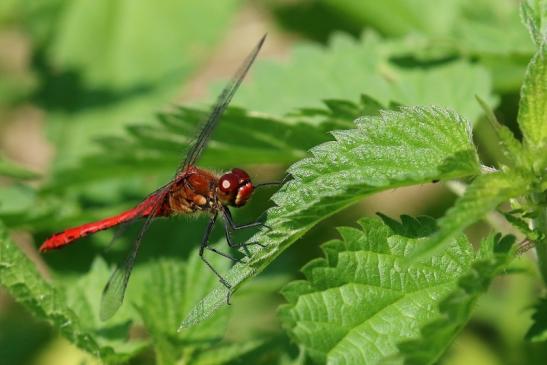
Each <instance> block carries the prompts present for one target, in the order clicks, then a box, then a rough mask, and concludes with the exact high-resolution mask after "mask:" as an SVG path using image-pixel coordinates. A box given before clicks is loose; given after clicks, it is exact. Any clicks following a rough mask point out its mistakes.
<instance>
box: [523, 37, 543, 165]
mask: <svg viewBox="0 0 547 365" xmlns="http://www.w3.org/2000/svg"><path fill="white" fill-rule="evenodd" d="M518 123H519V126H520V129H521V130H522V134H523V135H524V143H525V145H526V146H527V147H528V148H529V149H530V150H531V151H537V152H538V153H543V154H545V151H546V148H547V45H546V43H542V44H541V45H540V47H539V49H538V50H537V52H536V54H535V55H534V57H533V58H532V60H531V61H530V64H529V65H528V69H527V70H526V76H525V78H524V83H523V84H522V89H521V91H520V103H519V113H518Z"/></svg>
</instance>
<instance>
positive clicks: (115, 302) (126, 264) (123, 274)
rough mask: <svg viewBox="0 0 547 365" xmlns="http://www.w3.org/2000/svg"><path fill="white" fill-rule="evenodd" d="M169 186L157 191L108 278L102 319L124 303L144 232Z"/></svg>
mask: <svg viewBox="0 0 547 365" xmlns="http://www.w3.org/2000/svg"><path fill="white" fill-rule="evenodd" d="M169 188H170V185H169V184H168V185H165V186H164V187H162V188H161V189H159V190H158V191H157V192H156V193H155V196H156V199H155V201H154V202H152V204H151V206H150V208H147V209H149V213H148V216H147V217H146V220H145V221H144V223H143V225H142V226H141V229H140V230H139V233H138V235H137V238H136V239H135V240H134V241H133V247H132V248H131V250H130V252H129V254H128V255H127V257H126V258H125V260H124V261H123V263H122V264H121V265H118V267H116V269H115V270H114V272H113V273H112V275H111V276H110V279H108V282H107V283H106V286H105V287H104V289H103V295H102V298H101V307H100V312H99V317H100V318H101V320H103V321H106V320H107V319H109V318H111V317H112V316H113V315H114V314H115V313H116V312H117V311H118V309H119V308H120V306H121V305H122V303H123V298H124V296H125V289H126V288H127V283H128V282H129V277H130V276H131V271H132V270H133V266H134V265H135V260H136V259H137V254H138V252H139V248H140V246H141V242H142V239H143V237H144V234H145V232H146V231H147V230H148V227H149V226H150V224H151V223H152V219H153V218H155V216H156V215H157V213H158V212H159V210H160V208H161V206H162V204H163V200H164V199H165V197H166V196H167V194H168V193H169Z"/></svg>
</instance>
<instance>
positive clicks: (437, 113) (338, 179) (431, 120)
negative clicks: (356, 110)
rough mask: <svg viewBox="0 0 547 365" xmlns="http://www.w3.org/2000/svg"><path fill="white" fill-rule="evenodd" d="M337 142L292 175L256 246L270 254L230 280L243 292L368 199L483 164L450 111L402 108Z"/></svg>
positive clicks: (194, 318) (207, 309)
mask: <svg viewBox="0 0 547 365" xmlns="http://www.w3.org/2000/svg"><path fill="white" fill-rule="evenodd" d="M333 135H334V137H335V139H336V141H332V142H327V143H324V144H322V145H319V146H317V147H314V148H313V149H312V150H311V153H312V155H313V156H312V157H310V158H307V159H304V160H302V161H300V162H298V163H296V164H295V165H293V166H292V167H291V168H290V169H289V173H290V174H291V175H292V176H293V180H292V181H289V182H288V183H287V184H285V185H284V186H283V188H282V189H281V190H280V191H279V192H278V193H276V194H275V195H274V196H273V197H272V200H273V201H274V202H275V203H276V204H277V207H274V208H272V209H270V210H269V211H268V218H267V221H266V224H267V225H268V226H269V227H271V230H267V231H263V232H260V233H259V234H257V235H256V236H255V237H254V238H251V240H250V242H260V243H261V244H262V245H264V246H265V248H264V249H259V248H257V247H256V246H255V247H254V249H252V250H251V251H252V253H253V255H252V258H251V259H250V260H249V261H248V262H246V263H241V264H236V265H235V266H234V267H233V268H232V269H231V270H230V271H229V272H228V273H227V274H226V275H225V278H226V279H227V280H228V282H230V283H231V284H232V285H233V286H235V287H237V286H239V285H241V284H242V283H243V282H244V281H246V280H247V279H249V278H250V277H252V276H254V275H256V274H257V273H259V272H260V271H262V270H263V269H264V268H265V267H266V266H267V265H268V264H269V263H270V262H272V260H273V259H274V258H275V257H276V256H278V255H279V254H280V253H281V252H282V251H283V250H284V249H286V248H287V247H288V246H289V245H291V244H292V243H294V242H295V241H296V240H297V239H298V238H300V237H301V236H302V235H303V234H304V233H305V232H306V231H308V230H309V229H310V228H311V227H313V226H314V225H316V224H317V223H319V222H320V221H322V220H323V219H325V218H327V217H329V216H331V215H333V214H334V213H336V212H338V211H340V210H341V209H343V208H345V207H347V206H349V205H351V204H353V203H355V202H357V201H359V200H360V199H362V198H363V197H365V196H367V195H370V194H373V193H375V192H379V191H382V190H385V189H392V188H394V187H399V186H405V185H412V184H420V183H424V182H430V181H432V180H435V179H447V178H455V177H461V176H469V175H475V174H478V172H479V163H478V158H477V155H476V153H475V149H474V147H473V144H472V141H471V135H470V129H469V124H468V123H467V122H466V121H465V120H464V119H463V118H462V117H461V116H459V115H458V114H456V113H454V112H450V111H446V110H444V109H440V108H435V107H429V108H420V107H413V108H402V109H401V110H400V111H399V112H382V113H381V114H380V116H375V117H364V118H360V119H358V120H356V129H352V130H344V131H336V132H333ZM226 294H227V290H226V288H224V287H223V286H222V285H217V287H216V288H215V290H214V291H212V292H211V293H210V294H209V295H207V297H205V298H204V299H203V300H202V301H201V302H200V304H199V305H197V306H196V307H194V309H193V310H192V312H191V313H190V314H189V316H188V317H187V318H186V319H185V321H184V322H183V324H182V325H183V326H190V325H193V324H196V323H198V322H200V321H202V320H203V319H205V318H207V317H208V316H209V315H211V314H212V313H213V312H214V311H215V310H216V309H217V308H219V307H221V306H223V305H224V304H225V302H226Z"/></svg>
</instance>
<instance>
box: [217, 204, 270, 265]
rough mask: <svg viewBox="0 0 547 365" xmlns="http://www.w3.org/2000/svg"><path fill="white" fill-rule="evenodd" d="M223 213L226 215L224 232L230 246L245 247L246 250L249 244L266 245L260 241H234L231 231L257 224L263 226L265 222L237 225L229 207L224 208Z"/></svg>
mask: <svg viewBox="0 0 547 365" xmlns="http://www.w3.org/2000/svg"><path fill="white" fill-rule="evenodd" d="M222 214H223V216H224V232H225V233H226V242H228V246H230V247H231V248H236V249H237V248H241V247H243V248H245V251H247V246H249V245H259V246H260V247H265V246H264V245H263V244H261V243H259V242H252V243H241V244H238V243H234V241H233V240H232V234H231V232H230V229H234V230H235V229H240V228H250V227H256V226H263V225H264V224H263V223H261V222H254V223H250V224H247V225H245V226H246V227H242V226H236V224H235V223H234V220H233V218H232V214H231V213H230V210H229V209H228V208H224V209H222ZM257 223H258V224H257ZM247 256H249V255H247Z"/></svg>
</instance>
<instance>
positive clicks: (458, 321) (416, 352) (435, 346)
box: [395, 235, 515, 365]
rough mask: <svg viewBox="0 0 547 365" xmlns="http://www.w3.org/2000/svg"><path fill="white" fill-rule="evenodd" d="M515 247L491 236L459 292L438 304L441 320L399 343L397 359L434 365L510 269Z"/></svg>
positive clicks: (506, 239)
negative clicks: (492, 285) (498, 278)
mask: <svg viewBox="0 0 547 365" xmlns="http://www.w3.org/2000/svg"><path fill="white" fill-rule="evenodd" d="M514 243H515V237H513V236H505V237H501V235H495V236H494V235H490V236H489V237H487V238H486V239H484V240H483V241H482V242H481V244H480V251H479V253H478V255H477V256H476V257H475V259H474V260H473V264H472V265H471V266H470V267H469V268H468V270H467V272H465V273H464V275H461V276H460V278H459V279H458V286H457V288H456V289H455V290H454V291H452V292H451V293H450V294H449V295H448V296H447V297H446V298H445V299H444V300H442V301H441V302H440V303H439V311H440V316H439V318H437V319H435V320H434V321H432V322H430V323H428V324H427V325H425V326H424V327H422V329H421V331H420V332H421V334H420V338H418V339H413V340H408V341H404V342H402V343H399V344H398V347H399V351H400V354H399V355H398V356H395V358H397V359H400V360H404V364H409V365H412V364H416V365H423V364H431V363H435V361H436V360H438V359H439V357H440V356H441V355H442V354H443V353H444V352H445V350H446V349H447V347H448V346H449V345H450V344H451V343H452V341H453V340H454V338H455V337H456V335H457V334H458V333H459V332H460V331H461V330H462V329H463V327H464V326H465V324H466V323H467V322H468V321H469V319H470V317H471V312H472V310H473V309H474V308H475V304H476V302H477V299H478V298H479V297H480V296H481V295H482V294H484V293H485V292H486V291H487V290H488V287H489V285H490V283H491V282H492V280H493V279H494V278H495V277H496V276H497V275H500V274H503V273H504V271H505V270H506V269H507V267H508V266H509V264H510V262H511V260H512V258H513V257H514V255H513V253H514V248H515V246H514ZM443 255H444V253H443ZM402 362H403V361H401V363H402Z"/></svg>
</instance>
